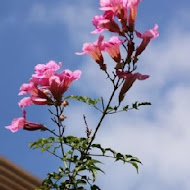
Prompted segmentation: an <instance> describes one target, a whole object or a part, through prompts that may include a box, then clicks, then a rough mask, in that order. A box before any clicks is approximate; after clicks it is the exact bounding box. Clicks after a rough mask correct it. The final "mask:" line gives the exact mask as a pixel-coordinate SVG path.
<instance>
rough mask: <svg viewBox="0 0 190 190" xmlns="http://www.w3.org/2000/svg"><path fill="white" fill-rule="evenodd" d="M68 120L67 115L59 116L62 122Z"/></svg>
mask: <svg viewBox="0 0 190 190" xmlns="http://www.w3.org/2000/svg"><path fill="white" fill-rule="evenodd" d="M66 118H67V117H66V116H65V115H60V116H59V119H60V120H61V121H64V120H65V119H66Z"/></svg>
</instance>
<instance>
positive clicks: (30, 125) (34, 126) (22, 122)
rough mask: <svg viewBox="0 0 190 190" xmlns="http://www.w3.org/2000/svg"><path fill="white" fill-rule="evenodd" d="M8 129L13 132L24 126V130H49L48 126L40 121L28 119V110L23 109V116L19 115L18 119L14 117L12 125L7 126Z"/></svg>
mask: <svg viewBox="0 0 190 190" xmlns="http://www.w3.org/2000/svg"><path fill="white" fill-rule="evenodd" d="M5 128H6V129H9V130H10V131H11V132H13V133H14V132H17V131H18V130H19V129H20V128H23V129H24V130H28V131H35V130H39V129H40V130H43V131H45V130H47V128H46V127H45V126H44V125H42V124H40V123H34V122H30V121H27V120H26V111H25V110H23V117H19V118H16V119H13V121H12V123H11V125H9V126H6V127H5Z"/></svg>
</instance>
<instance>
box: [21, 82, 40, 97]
mask: <svg viewBox="0 0 190 190" xmlns="http://www.w3.org/2000/svg"><path fill="white" fill-rule="evenodd" d="M28 93H30V94H33V95H36V94H38V90H37V88H36V86H35V85H34V83H33V82H29V83H28V84H26V83H24V84H22V86H21V87H20V92H19V94H18V95H24V94H28Z"/></svg>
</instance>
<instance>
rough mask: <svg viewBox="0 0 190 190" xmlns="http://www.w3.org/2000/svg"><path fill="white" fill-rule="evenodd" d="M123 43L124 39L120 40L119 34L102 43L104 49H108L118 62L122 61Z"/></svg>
mask: <svg viewBox="0 0 190 190" xmlns="http://www.w3.org/2000/svg"><path fill="white" fill-rule="evenodd" d="M122 43H123V41H122V40H120V39H119V38H118V37H117V36H113V37H111V38H110V40H109V41H108V42H104V43H103V45H102V48H103V50H104V51H107V52H108V53H109V55H110V56H111V57H112V59H113V60H114V61H115V62H116V63H120V61H121V54H120V49H119V46H120V45H121V44H122Z"/></svg>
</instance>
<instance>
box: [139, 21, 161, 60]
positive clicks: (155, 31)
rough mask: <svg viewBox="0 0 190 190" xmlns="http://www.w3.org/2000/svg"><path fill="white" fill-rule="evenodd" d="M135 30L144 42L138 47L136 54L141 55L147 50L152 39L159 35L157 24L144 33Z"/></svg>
mask: <svg viewBox="0 0 190 190" xmlns="http://www.w3.org/2000/svg"><path fill="white" fill-rule="evenodd" d="M135 32H136V35H137V37H139V38H142V42H141V44H140V46H139V47H138V48H137V50H136V54H135V56H138V55H140V54H141V53H142V52H143V51H144V50H145V48H146V46H147V45H148V44H149V42H150V40H151V39H154V38H157V37H158V36H159V32H158V25H157V24H155V26H154V28H153V29H150V30H147V31H145V32H144V33H142V34H141V33H140V32H138V31H135Z"/></svg>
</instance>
